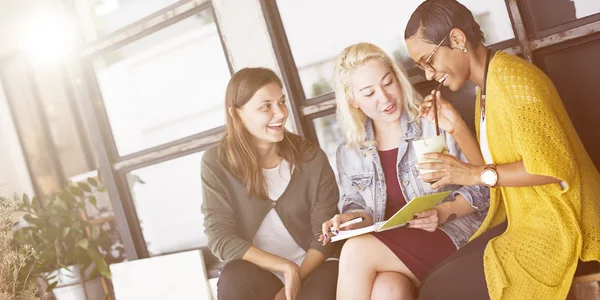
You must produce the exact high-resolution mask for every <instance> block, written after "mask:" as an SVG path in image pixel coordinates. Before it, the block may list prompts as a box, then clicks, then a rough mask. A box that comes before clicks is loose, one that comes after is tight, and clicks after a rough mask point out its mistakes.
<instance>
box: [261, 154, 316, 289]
mask: <svg viewBox="0 0 600 300" xmlns="http://www.w3.org/2000/svg"><path fill="white" fill-rule="evenodd" d="M263 174H264V175H265V179H266V180H267V187H268V191H269V198H271V199H273V201H277V200H278V198H279V197H280V196H281V194H283V192H284V191H285V189H286V188H287V186H288V184H289V183H290V179H291V173H290V164H289V163H288V162H287V161H285V160H282V161H281V163H280V164H279V165H278V166H277V167H275V168H274V169H263ZM252 244H253V245H254V246H255V247H257V248H259V249H261V250H263V251H266V252H269V253H271V254H273V255H277V256H280V257H283V258H285V259H287V260H289V261H293V262H295V263H296V264H297V265H298V266H300V265H301V264H302V261H303V260H304V257H305V256H306V251H305V250H304V249H302V247H300V246H299V245H298V243H296V241H295V240H294V238H293V237H292V235H291V234H290V232H289V231H288V230H287V228H286V227H285V225H284V224H283V222H282V221H281V218H280V217H279V215H278V214H277V211H276V210H275V208H273V209H271V210H270V211H269V213H267V215H266V216H265V218H264V219H263V221H262V223H261V225H260V227H259V228H258V231H257V232H256V235H255V236H254V239H253V240H252ZM273 274H275V275H276V276H277V277H279V279H281V281H282V282H283V275H282V274H278V273H273Z"/></svg>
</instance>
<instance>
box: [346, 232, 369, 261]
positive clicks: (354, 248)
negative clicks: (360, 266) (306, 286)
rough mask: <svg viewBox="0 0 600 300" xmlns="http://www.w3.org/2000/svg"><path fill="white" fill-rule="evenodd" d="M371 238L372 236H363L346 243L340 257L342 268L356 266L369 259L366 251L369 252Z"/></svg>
mask: <svg viewBox="0 0 600 300" xmlns="http://www.w3.org/2000/svg"><path fill="white" fill-rule="evenodd" d="M369 237H371V235H361V236H357V237H353V238H351V239H349V240H347V241H346V243H345V244H344V246H343V247H342V253H341V255H340V266H341V267H343V266H345V265H352V266H355V265H356V264H357V263H361V262H364V261H365V259H366V258H368V257H369V256H368V255H365V251H368V245H369V242H370V239H369Z"/></svg>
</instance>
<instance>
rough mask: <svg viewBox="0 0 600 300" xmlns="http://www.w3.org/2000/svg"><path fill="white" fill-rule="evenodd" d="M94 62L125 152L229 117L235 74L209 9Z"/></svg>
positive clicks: (118, 143) (117, 139) (118, 141)
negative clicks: (227, 97) (228, 96)
mask: <svg viewBox="0 0 600 300" xmlns="http://www.w3.org/2000/svg"><path fill="white" fill-rule="evenodd" d="M93 65H94V69H95V72H96V77H97V80H98V85H99V87H100V91H101V93H102V98H103V100H104V106H105V108H106V113H107V115H108V119H109V122H110V126H111V129H112V133H113V136H114V139H115V144H116V146H117V150H118V152H119V155H121V156H125V155H128V154H131V153H134V152H138V151H141V150H144V149H148V148H151V147H154V146H158V145H161V144H164V143H168V142H171V141H174V140H177V139H180V138H183V137H187V136H190V135H193V134H195V133H199V132H202V131H206V130H209V129H212V128H215V127H218V126H221V125H223V124H224V122H225V110H224V108H223V105H224V101H225V100H224V99H225V88H226V86H227V82H228V80H229V78H230V77H231V74H230V72H229V68H228V65H227V61H226V58H225V53H224V51H223V47H222V45H221V40H220V38H219V35H218V32H217V28H216V25H215V22H214V20H213V18H212V14H211V12H210V10H209V9H206V10H203V11H202V12H201V13H199V14H196V15H194V16H192V17H189V18H187V19H184V20H183V21H180V22H178V23H176V24H174V25H172V26H169V27H167V28H165V29H162V30H160V31H158V32H155V33H153V34H151V35H149V36H147V37H145V38H142V39H140V40H137V41H135V42H133V43H131V44H129V45H127V46H125V47H122V48H119V49H117V50H115V51H113V52H110V53H107V54H104V55H102V56H100V57H98V58H96V59H95V60H94V62H93Z"/></svg>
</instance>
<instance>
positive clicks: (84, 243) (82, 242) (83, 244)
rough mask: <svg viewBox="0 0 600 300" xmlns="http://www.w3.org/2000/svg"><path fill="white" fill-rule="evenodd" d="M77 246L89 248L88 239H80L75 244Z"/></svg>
mask: <svg viewBox="0 0 600 300" xmlns="http://www.w3.org/2000/svg"><path fill="white" fill-rule="evenodd" d="M77 246H78V247H81V248H83V249H87V248H88V247H89V246H90V241H88V239H81V240H79V242H77Z"/></svg>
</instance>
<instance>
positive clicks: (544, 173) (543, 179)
mask: <svg viewBox="0 0 600 300" xmlns="http://www.w3.org/2000/svg"><path fill="white" fill-rule="evenodd" d="M404 35H405V39H406V44H407V47H408V50H409V53H410V55H411V57H412V58H413V59H414V60H415V61H416V62H417V65H418V66H419V67H421V68H422V69H423V70H425V74H426V76H427V79H429V80H433V79H435V80H436V81H438V82H443V84H444V86H446V87H448V88H450V89H451V90H453V91H457V90H459V89H460V88H461V87H462V86H463V85H464V84H465V82H466V81H467V80H468V81H471V82H473V83H474V84H475V85H477V87H478V93H477V94H478V96H477V102H476V110H475V116H476V120H477V121H478V122H476V123H477V135H478V139H479V144H478V143H477V140H476V139H475V138H474V137H473V136H472V134H471V132H470V130H469V129H468V127H467V126H466V125H465V122H464V121H463V120H462V118H461V117H460V115H459V114H458V112H457V111H456V110H455V109H454V107H452V105H451V104H450V103H449V102H447V101H446V100H444V99H443V98H442V97H441V95H440V94H439V93H437V95H435V99H437V101H436V103H437V107H438V118H439V124H440V127H441V128H443V129H444V130H445V131H447V132H449V133H451V134H452V135H453V137H454V138H455V139H456V141H457V142H458V144H459V146H460V148H461V149H463V151H464V153H465V155H466V156H467V159H468V160H469V163H464V162H462V161H460V160H458V159H456V158H455V157H452V156H449V155H444V154H434V153H431V154H427V156H428V157H429V158H432V159H437V160H439V161H440V162H438V163H426V164H421V165H420V166H419V167H420V168H422V169H429V170H438V171H437V172H434V173H429V174H424V175H422V176H421V177H422V179H423V180H425V181H430V182H435V183H433V184H432V187H433V188H438V187H440V186H443V185H446V184H459V185H475V184H481V183H483V184H484V185H486V186H488V187H490V188H491V201H490V208H489V213H488V216H487V218H486V219H485V220H484V222H483V224H482V226H481V228H480V229H479V231H478V232H477V233H476V234H475V235H474V237H473V239H472V241H471V242H470V243H469V244H467V245H466V246H465V247H463V248H462V249H460V250H459V251H458V252H456V253H455V254H453V255H451V256H450V257H448V258H447V259H446V260H445V261H444V262H442V263H441V264H440V265H439V266H438V267H436V268H435V269H434V270H433V271H432V272H431V273H430V274H429V275H428V277H427V278H426V279H425V281H424V285H423V287H422V290H421V294H420V299H486V298H491V299H544V300H545V299H565V298H566V296H567V294H568V291H569V288H570V285H571V282H572V279H573V276H574V273H575V269H576V268H577V265H578V263H579V262H587V261H599V260H600V204H599V203H600V200H598V199H599V198H600V175H599V174H598V171H597V170H596V168H595V167H594V164H593V162H592V160H591V159H590V157H589V156H588V154H587V152H586V151H585V149H584V147H583V144H582V143H581V140H580V139H579V137H578V135H577V132H575V129H574V127H573V125H572V123H571V121H570V120H569V117H568V115H567V112H566V110H565V108H564V106H563V104H562V101H561V99H560V96H559V95H558V93H557V91H556V89H555V87H554V85H553V84H552V82H551V81H550V79H549V78H548V77H547V76H546V75H545V74H544V73H543V72H542V71H541V70H539V69H538V68H536V67H535V66H534V65H532V64H531V63H529V62H527V61H524V60H522V59H520V58H519V57H516V56H512V55H509V54H506V53H503V52H496V53H493V52H492V51H491V50H488V49H486V48H485V47H484V45H483V41H484V37H483V33H482V31H481V29H480V27H479V25H478V24H477V23H476V22H475V20H474V18H473V15H472V13H471V12H470V11H469V10H468V9H467V8H465V7H464V6H463V5H461V4H460V3H458V2H457V1H454V0H428V1H425V2H424V3H422V4H421V5H420V6H419V7H418V8H417V10H416V11H415V12H414V13H413V15H412V16H411V18H410V20H409V22H408V25H407V28H406V31H405V34H404ZM433 99H434V95H430V96H429V97H427V98H426V99H425V100H426V102H425V104H424V105H423V106H422V107H421V114H422V115H423V116H425V117H427V118H428V119H430V120H431V119H433V118H434V115H433V110H432V109H430V108H431V106H432V103H433Z"/></svg>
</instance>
